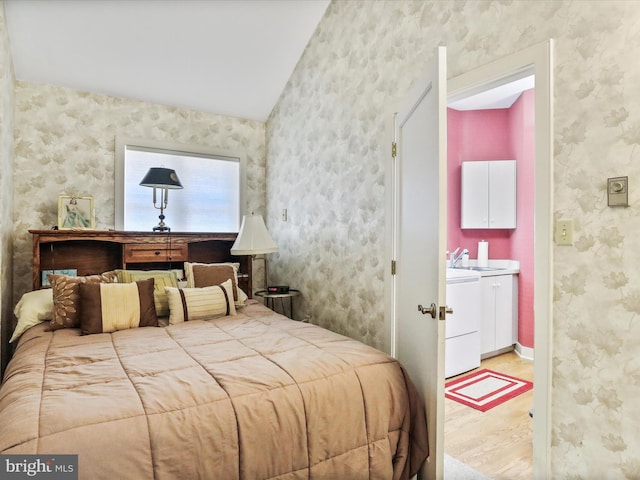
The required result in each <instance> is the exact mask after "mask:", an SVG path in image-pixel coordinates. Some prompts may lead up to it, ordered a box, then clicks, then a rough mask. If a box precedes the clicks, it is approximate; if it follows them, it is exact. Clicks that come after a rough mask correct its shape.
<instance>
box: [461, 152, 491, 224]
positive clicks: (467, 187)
mask: <svg viewBox="0 0 640 480" xmlns="http://www.w3.org/2000/svg"><path fill="white" fill-rule="evenodd" d="M487 163H488V162H462V177H461V178H462V186H461V195H462V196H461V203H462V215H461V228H487V226H488V225H489V168H488V166H487Z"/></svg>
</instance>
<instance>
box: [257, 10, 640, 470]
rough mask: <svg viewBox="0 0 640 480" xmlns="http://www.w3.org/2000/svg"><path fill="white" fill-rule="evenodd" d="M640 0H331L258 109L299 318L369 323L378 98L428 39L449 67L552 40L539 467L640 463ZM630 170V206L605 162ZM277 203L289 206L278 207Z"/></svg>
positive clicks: (285, 270) (370, 326)
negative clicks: (550, 225) (548, 427)
mask: <svg viewBox="0 0 640 480" xmlns="http://www.w3.org/2000/svg"><path fill="white" fill-rule="evenodd" d="M639 18H640V2H636V1H562V2H561V1H537V0H536V1H525V0H520V1H510V0H503V1H445V0H439V1H429V2H417V1H416V2H414V1H365V2H359V1H354V0H350V1H334V2H333V3H332V4H331V6H330V7H329V9H328V10H327V13H326V14H325V17H324V19H323V20H322V22H321V23H320V25H319V27H318V29H317V31H316V33H315V35H314V36H313V38H312V39H311V42H310V44H309V45H308V46H307V49H306V51H305V53H304V55H303V58H302V59H301V60H300V62H299V64H298V66H297V68H296V70H295V72H294V74H293V75H292V77H291V79H290V81H289V84H288V86H287V87H286V89H285V91H284V93H283V95H282V97H281V99H280V101H279V103H278V105H277V108H276V109H275V110H274V112H273V113H272V116H271V118H270V119H269V121H268V122H267V158H268V169H267V202H268V225H269V228H270V229H271V231H272V233H273V235H274V237H275V240H276V242H277V243H278V246H279V248H280V251H279V253H278V254H274V255H273V261H272V263H271V269H270V274H271V275H272V276H273V278H274V279H275V280H276V281H279V282H287V283H289V284H290V285H291V286H294V287H296V288H299V289H301V290H302V291H303V294H304V298H303V301H301V302H300V308H299V309H298V315H299V316H301V317H302V316H305V315H308V316H310V317H311V319H312V320H313V321H314V322H315V323H319V324H321V325H324V326H327V327H329V328H331V329H333V330H336V331H339V332H342V333H345V334H347V335H350V336H353V337H355V338H358V339H360V340H363V341H365V342H366V343H369V344H371V345H374V346H381V345H382V338H383V332H382V328H383V319H384V306H383V301H382V298H383V268H385V267H386V266H385V265H383V263H382V259H383V257H384V256H383V253H384V222H385V220H384V162H385V161H388V143H387V141H388V138H389V135H390V134H389V132H388V127H387V125H388V124H387V123H386V122H387V121H388V120H387V118H386V117H385V114H386V113H387V112H388V111H389V110H388V108H389V107H390V106H392V105H396V104H397V101H398V100H399V99H400V98H402V97H403V96H404V95H405V94H406V93H407V90H408V88H409V86H410V85H411V84H412V83H413V81H414V80H416V79H417V78H418V76H419V75H420V73H421V71H422V68H423V66H424V65H425V63H426V62H427V61H428V60H429V59H430V58H431V57H432V54H433V51H434V49H435V47H436V46H438V45H446V46H447V48H448V68H449V76H450V77H454V76H456V75H458V74H460V73H463V72H466V71H468V70H470V69H472V68H474V67H477V66H481V65H483V64H486V63H488V62H490V61H492V60H494V59H496V58H499V57H502V56H504V55H506V54H510V53H513V52H516V51H518V50H522V49H524V48H526V47H528V46H531V45H533V44H536V43H539V42H543V41H546V40H547V39H549V38H554V39H556V48H555V68H554V77H555V98H554V110H555V112H554V132H555V138H554V143H555V147H554V149H555V154H554V166H553V168H554V178H553V186H554V188H553V193H554V197H555V199H554V202H555V206H554V216H555V217H556V218H558V219H560V218H562V219H566V218H572V219H573V220H574V221H575V232H574V240H575V244H574V246H573V247H555V250H554V261H553V274H554V291H555V295H554V303H553V319H552V325H553V345H552V352H553V398H552V402H553V404H552V411H551V419H552V435H553V441H552V473H553V478H558V479H560V478H563V479H589V478H616V479H618V478H622V479H625V478H626V479H631V478H636V479H637V478H640V457H639V456H638V452H639V451H640V436H639V435H638V432H639V431H640V406H639V405H640V404H639V403H638V401H637V399H638V396H639V394H640V355H639V354H638V345H640V269H638V267H637V266H638V265H639V264H640V250H639V249H637V248H635V247H636V245H637V242H638V240H637V239H638V236H640V216H639V215H638V206H637V204H638V199H639V195H638V188H639V187H637V185H638V179H639V178H640V161H639V160H640V158H639V156H640V148H638V146H639V145H638V144H639V143H640V109H638V108H637V105H638V99H639V98H640V64H639V63H638V53H639V52H640V21H638V19H639ZM623 175H628V176H629V178H630V185H631V192H630V203H631V207H629V208H608V207H607V201H606V195H605V192H606V188H605V187H606V179H607V177H613V176H623ZM284 208H287V209H288V221H287V222H283V221H281V220H280V216H281V212H282V209H284Z"/></svg>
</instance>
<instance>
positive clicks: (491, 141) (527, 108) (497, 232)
mask: <svg viewBox="0 0 640 480" xmlns="http://www.w3.org/2000/svg"><path fill="white" fill-rule="evenodd" d="M510 88H513V89H514V93H512V94H510V95H507V96H506V97H505V96H503V100H501V101H503V102H504V103H501V104H496V103H493V104H492V106H491V107H479V106H477V104H473V106H467V105H464V104H463V103H462V102H459V103H450V104H449V108H448V109H447V117H448V125H447V128H448V145H447V148H448V167H447V168H448V172H447V174H448V186H447V188H448V198H447V204H448V214H447V215H448V231H447V238H448V241H447V249H448V250H449V251H450V252H454V251H455V250H456V249H457V248H459V250H458V256H459V255H460V253H461V251H462V250H463V249H467V250H468V251H469V262H470V264H471V265H474V264H477V259H478V248H479V245H482V246H481V247H480V248H483V249H485V248H486V251H487V256H488V262H489V263H488V264H489V265H490V266H491V265H494V266H496V261H497V260H515V261H517V262H519V265H518V266H517V275H514V278H515V283H516V285H515V289H514V290H513V295H514V297H515V298H514V299H513V300H514V305H515V309H516V311H515V315H516V316H517V323H516V324H515V325H514V330H515V331H514V332H513V335H514V343H515V350H516V352H517V353H518V354H519V355H521V356H522V357H524V358H529V359H533V351H534V350H533V348H534V345H533V338H534V314H533V285H534V283H533V280H534V275H533V274H534V272H533V260H534V257H533V249H534V245H533V233H534V232H533V224H534V219H533V215H534V212H533V205H534V161H535V149H534V145H535V134H534V90H533V77H527V78H525V79H522V80H521V81H520V83H519V84H515V85H514V84H511V85H510ZM471 100H473V99H471ZM491 101H492V102H494V100H491ZM492 160H515V164H516V175H515V177H516V186H515V191H516V210H515V216H516V222H517V227H516V228H495V229H494V228H472V229H467V228H461V196H462V192H461V172H462V162H467V161H492ZM493 188H495V185H494V186H493ZM479 242H483V243H479ZM465 261H466V260H465ZM459 262H460V263H461V262H462V258H461V259H460V261H459ZM460 263H459V265H460ZM500 266H501V267H509V269H510V270H509V271H508V272H512V271H513V269H514V264H508V265H507V264H502V265H500ZM502 273H506V272H502ZM483 275H487V273H483ZM490 275H492V274H490ZM495 278H498V277H495ZM501 278H502V277H501ZM494 286H495V285H494ZM448 300H449V299H448ZM450 306H451V305H450ZM454 310H455V306H454ZM485 333H486V332H485ZM485 336H486V335H485ZM483 342H484V343H486V341H485V340H483ZM502 351H503V349H497V350H496V351H493V350H491V348H490V347H488V346H486V345H484V346H483V347H482V356H483V358H486V357H487V356H491V355H495V354H496V353H501V352H502ZM472 368H474V367H472ZM457 373H463V372H457ZM457 373H456V374H457Z"/></svg>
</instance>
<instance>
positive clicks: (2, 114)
mask: <svg viewBox="0 0 640 480" xmlns="http://www.w3.org/2000/svg"><path fill="white" fill-rule="evenodd" d="M14 88H15V79H14V73H13V61H12V59H11V51H10V49H9V38H8V36H7V30H6V26H5V18H4V4H3V3H2V2H0V92H1V95H2V97H0V191H1V192H3V195H2V202H1V203H0V315H1V316H2V319H3V320H4V319H10V318H11V316H12V312H13V292H12V289H13V283H12V280H13V278H12V272H13V256H12V249H13V240H12V239H13V235H12V233H13V223H12V221H11V219H12V218H13V199H12V195H11V194H10V193H9V192H11V190H12V188H13V155H12V153H13V116H14V115H13V109H14V94H13V92H14ZM4 192H8V194H4ZM9 337H10V329H9V322H7V321H2V322H0V364H1V365H2V368H4V366H6V362H8V358H9V357H8V354H9V349H8V348H6V345H7V342H8V341H9Z"/></svg>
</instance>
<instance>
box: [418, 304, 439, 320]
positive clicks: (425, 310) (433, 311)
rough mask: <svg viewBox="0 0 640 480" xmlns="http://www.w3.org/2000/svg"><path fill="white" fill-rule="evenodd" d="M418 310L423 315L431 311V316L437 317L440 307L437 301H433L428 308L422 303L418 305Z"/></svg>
mask: <svg viewBox="0 0 640 480" xmlns="http://www.w3.org/2000/svg"><path fill="white" fill-rule="evenodd" d="M418 311H419V312H420V313H422V314H423V315H426V314H427V313H429V314H430V315H431V318H436V316H437V315H438V307H436V304H435V303H432V304H431V306H430V307H428V308H425V307H423V306H422V305H418Z"/></svg>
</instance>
